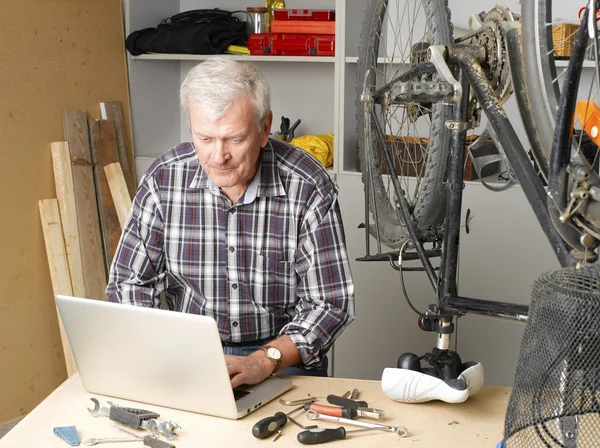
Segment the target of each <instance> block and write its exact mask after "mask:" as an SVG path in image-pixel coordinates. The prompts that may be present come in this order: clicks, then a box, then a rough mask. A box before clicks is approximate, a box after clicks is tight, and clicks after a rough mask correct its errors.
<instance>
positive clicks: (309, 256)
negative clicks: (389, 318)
mask: <svg viewBox="0 0 600 448" xmlns="http://www.w3.org/2000/svg"><path fill="white" fill-rule="evenodd" d="M336 193H337V192H336V190H333V191H332V192H331V193H330V194H329V195H327V196H324V197H317V198H315V199H314V201H313V203H312V204H310V206H309V208H308V211H307V213H306V214H305V215H304V218H303V220H302V223H301V228H300V234H299V245H298V251H297V253H296V272H297V275H298V277H299V279H300V281H299V284H298V289H297V297H298V302H297V304H296V307H295V311H296V314H295V316H294V318H293V320H292V321H291V322H290V323H288V324H287V325H285V326H284V327H283V329H282V330H281V332H280V335H281V334H287V335H288V336H289V337H290V338H291V339H292V341H293V342H294V343H295V344H296V347H297V349H298V351H299V352H300V356H301V358H302V361H303V363H304V365H305V366H306V367H307V368H311V367H313V368H314V367H317V366H319V365H320V363H321V359H322V357H323V356H324V354H325V353H326V352H327V350H329V348H330V347H331V345H332V344H333V342H334V341H335V339H336V338H337V337H338V336H339V335H340V334H341V332H342V331H343V330H344V328H346V327H347V326H348V325H349V324H350V323H351V322H352V321H353V320H354V283H353V281H352V274H351V271H350V263H349V259H348V253H347V250H346V242H345V235H344V230H343V226H342V219H341V212H340V208H339V203H338V200H337V194H336Z"/></svg>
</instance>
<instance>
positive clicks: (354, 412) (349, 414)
mask: <svg viewBox="0 0 600 448" xmlns="http://www.w3.org/2000/svg"><path fill="white" fill-rule="evenodd" d="M304 409H306V410H307V411H308V410H311V409H312V410H313V411H317V412H318V413H319V414H323V415H331V416H333V417H344V418H356V417H366V418H374V419H377V420H383V419H384V418H385V412H384V411H382V410H380V409H372V408H351V407H347V406H343V407H338V406H325V405H322V404H317V403H307V404H305V405H304Z"/></svg>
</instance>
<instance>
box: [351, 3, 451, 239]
mask: <svg viewBox="0 0 600 448" xmlns="http://www.w3.org/2000/svg"><path fill="white" fill-rule="evenodd" d="M370 6H371V8H372V9H371V14H370V15H369V14H368V15H367V17H366V19H365V23H364V24H363V36H362V37H361V44H362V45H361V47H362V48H361V57H360V58H359V80H358V90H359V97H361V96H362V97H363V99H364V98H365V96H366V97H368V98H369V99H368V100H367V101H366V102H361V104H360V105H359V109H358V110H359V116H358V123H359V129H358V135H359V147H360V156H361V166H362V167H363V181H364V182H365V183H366V182H369V189H368V190H369V191H370V192H371V193H372V194H371V198H370V200H371V202H372V203H373V202H374V204H371V205H372V210H373V214H374V216H375V219H376V226H377V227H378V231H379V233H380V234H382V235H380V236H381V237H382V239H383V240H387V243H386V244H387V245H390V244H389V243H390V242H392V241H393V240H396V242H397V243H398V242H399V241H401V240H402V239H403V237H404V228H403V226H402V224H401V222H400V220H399V218H398V215H397V210H396V206H395V202H396V200H395V195H396V193H395V191H394V189H393V185H392V182H391V180H390V176H389V172H390V170H389V168H388V167H387V165H386V164H385V162H383V152H382V148H381V147H382V142H381V138H380V137H379V134H378V132H377V129H376V126H375V123H374V122H373V121H372V119H373V117H372V115H371V114H370V113H369V111H370V110H371V109H373V110H374V112H375V116H376V118H375V119H376V120H377V121H378V123H379V125H380V126H381V128H382V129H383V131H384V133H385V136H386V137H385V139H386V144H387V145H388V146H389V148H390V150H391V155H392V157H393V163H394V167H395V169H396V172H397V173H398V179H399V181H400V184H401V188H402V189H403V192H404V195H405V197H406V199H407V202H408V204H409V209H410V212H411V214H412V216H413V219H414V221H415V223H416V225H417V228H418V230H419V231H420V233H421V234H422V235H423V236H424V238H425V239H427V240H434V239H437V238H438V236H439V233H440V229H439V228H438V226H439V225H440V224H441V223H442V222H443V217H444V213H445V206H444V205H445V194H444V193H443V192H442V191H440V190H442V189H441V188H439V185H440V183H441V182H442V181H443V178H444V175H445V171H446V166H445V165H446V158H447V153H448V139H449V134H450V133H449V131H447V130H446V128H445V126H444V123H445V121H446V120H447V119H449V117H450V111H451V107H449V106H446V105H443V104H442V103H432V104H431V103H426V102H418V103H417V102H411V103H407V102H402V101H398V100H397V99H395V98H392V97H391V96H390V95H389V92H388V93H387V94H385V95H382V96H380V97H377V98H375V97H371V96H370V95H372V94H373V93H374V92H375V91H377V90H378V89H380V88H381V87H382V86H383V85H385V84H387V83H389V82H390V81H391V80H392V79H394V78H396V77H397V76H398V75H400V74H401V73H403V72H405V71H406V70H408V69H409V68H410V67H411V66H415V65H418V64H419V63H422V62H424V61H426V60H427V56H426V49H427V44H424V43H423V42H426V41H429V42H430V43H431V44H436V45H437V44H447V43H449V42H450V40H451V33H452V32H451V25H450V23H449V12H448V10H447V6H446V3H445V2H444V1H439V0H438V1H389V2H388V1H384V0H379V1H378V2H375V3H372V4H371V5H370ZM365 33H368V35H365ZM420 79H423V78H422V77H421V78H420ZM415 81H417V80H415ZM384 242H385V241H384Z"/></svg>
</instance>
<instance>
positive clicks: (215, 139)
mask: <svg viewBox="0 0 600 448" xmlns="http://www.w3.org/2000/svg"><path fill="white" fill-rule="evenodd" d="M271 121H272V113H271V112H269V114H268V116H267V118H266V119H265V122H264V124H263V126H262V128H261V129H260V130H259V129H258V128H257V126H256V121H255V120H254V106H253V104H252V99H251V97H250V96H247V97H243V98H240V99H238V100H237V101H235V102H234V103H233V104H232V105H231V107H230V108H229V110H228V111H227V113H225V115H223V117H221V118H220V119H218V120H217V121H212V122H211V121H210V120H209V119H208V118H207V117H206V116H205V115H204V113H203V110H202V105H199V104H194V103H190V127H191V131H192V140H193V142H194V146H195V148H196V152H197V154H198V158H199V159H200V164H201V165H202V168H203V169H204V171H205V172H206V174H207V175H208V177H209V178H210V180H211V181H212V183H213V184H214V185H215V186H216V187H219V188H221V190H222V191H223V192H224V193H225V194H226V195H227V196H229V198H230V199H232V196H233V200H234V201H236V200H237V198H239V196H241V194H243V193H244V191H245V190H246V188H247V187H248V185H250V183H251V182H252V179H253V178H254V174H256V170H257V168H258V159H259V156H260V150H261V148H262V147H263V146H265V145H266V144H267V141H268V139H269V131H270V130H271Z"/></svg>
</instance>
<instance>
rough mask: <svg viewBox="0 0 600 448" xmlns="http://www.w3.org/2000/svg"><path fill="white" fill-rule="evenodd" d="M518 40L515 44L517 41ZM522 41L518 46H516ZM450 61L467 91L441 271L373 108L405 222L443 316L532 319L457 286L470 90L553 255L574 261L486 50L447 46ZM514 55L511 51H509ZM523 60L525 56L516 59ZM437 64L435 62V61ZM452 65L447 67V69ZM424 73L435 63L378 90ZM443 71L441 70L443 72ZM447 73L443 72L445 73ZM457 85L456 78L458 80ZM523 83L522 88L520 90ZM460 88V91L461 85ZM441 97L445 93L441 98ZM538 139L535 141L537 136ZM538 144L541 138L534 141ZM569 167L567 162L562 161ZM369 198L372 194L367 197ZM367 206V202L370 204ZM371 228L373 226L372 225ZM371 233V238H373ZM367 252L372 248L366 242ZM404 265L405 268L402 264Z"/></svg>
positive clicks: (457, 125)
mask: <svg viewBox="0 0 600 448" xmlns="http://www.w3.org/2000/svg"><path fill="white" fill-rule="evenodd" d="M519 38H520V29H516V30H515V32H512V31H511V32H510V33H507V39H508V41H509V48H510V47H513V48H518V40H517V39H519ZM515 42H516V43H515ZM515 45H517V46H515ZM444 56H445V58H444V59H445V60H446V62H447V63H448V65H449V66H451V67H453V68H454V69H455V71H456V73H457V77H458V83H459V85H460V86H461V87H462V95H461V96H460V98H459V99H458V100H455V101H454V109H453V110H454V114H453V120H452V123H450V124H449V123H447V126H448V125H449V126H448V127H449V128H450V129H451V147H450V163H449V168H448V181H447V184H446V188H447V194H448V200H447V210H446V220H445V238H444V242H443V250H442V253H441V261H440V268H439V275H438V274H437V273H436V270H435V269H434V267H433V266H432V264H431V261H430V259H429V257H428V253H427V251H426V250H425V247H424V243H423V241H421V240H420V239H419V238H418V235H417V230H416V227H415V225H414V222H413V221H412V218H411V214H410V211H409V208H408V203H407V201H406V199H405V195H404V192H403V190H402V188H401V186H400V183H399V181H398V178H397V172H396V170H395V167H394V163H393V162H392V157H391V153H390V149H389V146H388V144H387V143H386V139H385V138H384V133H383V130H382V129H381V128H380V126H379V123H378V120H377V117H376V116H375V112H374V111H371V112H370V113H371V115H372V121H373V123H376V125H377V134H378V135H379V138H380V142H381V145H382V147H383V148H382V149H383V155H384V158H385V161H386V164H387V167H388V170H389V174H390V178H391V180H392V183H393V186H394V190H395V192H396V196H397V198H398V203H399V211H400V214H401V215H402V221H403V222H404V223H405V225H406V227H407V230H408V233H409V235H410V238H411V240H412V242H413V244H414V248H415V251H416V253H417V255H418V258H419V259H420V261H421V263H422V265H423V269H424V270H425V272H426V273H427V276H428V278H429V281H430V282H431V284H432V285H433V287H434V289H435V291H436V297H437V302H438V306H439V308H440V310H441V311H442V312H441V313H440V315H442V316H448V317H451V316H452V315H456V314H463V313H475V314H482V315H488V316H493V317H500V318H507V319H515V320H520V321H524V320H526V319H527V314H528V309H529V307H528V306H527V305H521V304H515V303H508V302H496V301H491V300H483V299H476V298H469V297H462V296H459V295H458V288H457V275H458V272H457V263H458V251H459V236H460V217H461V210H462V192H463V167H464V157H465V150H464V148H465V143H466V133H467V126H466V121H467V105H468V99H469V91H470V90H471V89H472V91H473V93H474V95H475V97H476V98H477V100H478V102H479V104H480V105H481V106H482V108H483V111H484V113H485V114H486V116H487V118H488V121H489V124H490V126H491V133H492V136H493V137H494V141H495V142H496V143H497V144H500V145H501V147H502V149H503V151H504V153H505V154H506V156H507V158H508V160H509V162H510V164H511V166H512V169H513V170H514V173H515V176H516V177H517V179H518V180H519V182H520V184H521V186H522V188H523V192H524V193H525V196H526V197H527V200H528V201H529V203H530V205H531V207H532V209H533V211H534V213H535V215H536V218H537V219H538V221H539V223H540V226H541V227H542V230H543V231H544V233H545V234H546V237H547V238H548V241H549V242H550V244H551V246H552V248H553V250H554V253H555V255H556V257H557V259H558V261H559V263H560V265H561V266H563V267H564V266H568V265H570V264H572V259H571V257H570V255H569V247H568V246H567V244H566V243H565V242H564V240H563V239H562V238H561V236H560V234H559V232H558V231H557V230H556V229H555V227H554V225H553V223H552V219H551V216H550V214H549V211H548V206H547V200H546V196H547V194H546V190H545V188H544V186H543V185H542V182H541V180H540V178H539V177H538V174H537V172H536V171H535V170H534V168H533V166H532V164H531V161H530V159H529V156H528V154H527V152H526V150H525V148H524V147H523V144H522V143H521V141H520V140H519V138H518V136H517V134H516V132H515V130H514V128H513V126H512V124H511V122H510V120H509V119H508V117H507V116H506V113H505V112H504V109H503V107H502V105H501V103H500V101H499V99H498V97H497V96H496V94H495V93H494V91H493V89H492V87H491V85H490V83H489V81H488V80H487V78H486V75H485V72H484V70H483V68H482V67H481V63H480V61H481V59H482V54H481V48H480V47H478V46H474V45H460V44H454V45H448V46H446V47H445V54H444ZM509 56H510V55H509ZM517 59H520V58H517ZM434 63H435V62H434ZM516 64H517V62H516V61H515V62H513V59H512V58H511V71H513V70H516V68H514V69H513V66H514V65H516ZM446 68H447V67H446ZM424 71H426V72H431V71H434V69H432V64H431V63H425V64H421V65H420V66H417V67H415V68H414V69H411V70H409V71H407V72H406V73H405V74H404V75H402V76H401V77H399V78H397V79H394V80H393V81H391V82H390V83H389V84H388V85H386V86H384V87H383V88H381V89H379V90H378V92H382V91H388V90H391V89H393V84H394V83H396V82H398V81H401V82H405V81H408V80H410V79H411V78H414V77H415V76H417V75H418V74H422V73H423V72H424ZM440 72H443V70H439V69H438V73H440ZM441 76H442V77H443V76H444V74H443V73H442V74H441ZM515 79H516V80H518V79H519V77H518V76H517V75H513V80H515ZM455 83H456V81H455ZM519 88H521V86H517V89H516V90H519ZM454 90H455V92H456V91H459V89H457V88H456V84H455V89H454ZM441 99H442V95H441V94H440V96H439V98H438V100H441ZM532 140H533V139H532ZM530 143H531V144H532V145H535V144H536V143H537V142H536V141H531V142H530ZM563 163H564V166H562V167H561V168H562V169H566V164H567V163H568V158H567V160H564V161H563ZM367 200H368V197H367ZM367 207H368V204H367ZM367 227H368V225H367ZM368 238H369V236H368V231H367V241H368ZM367 251H369V246H368V243H367ZM367 259H375V258H370V254H368V255H367V257H365V258H364V259H363V260H367ZM400 269H403V268H402V266H400Z"/></svg>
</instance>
